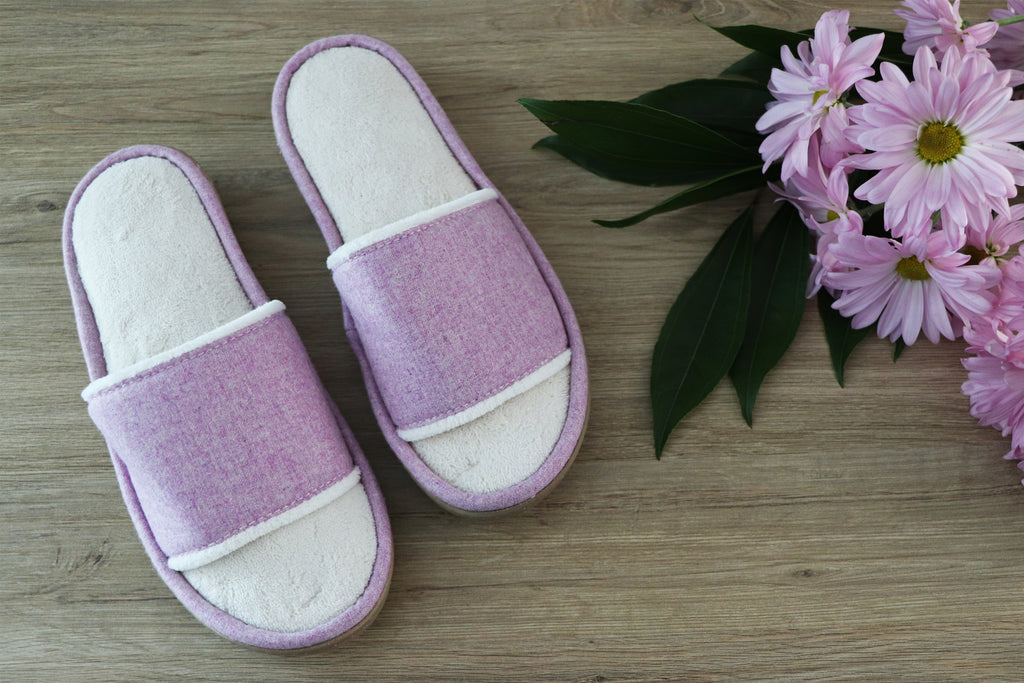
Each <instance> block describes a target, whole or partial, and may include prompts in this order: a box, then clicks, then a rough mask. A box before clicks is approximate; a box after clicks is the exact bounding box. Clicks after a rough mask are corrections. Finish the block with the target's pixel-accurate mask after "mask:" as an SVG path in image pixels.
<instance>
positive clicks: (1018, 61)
mask: <svg viewBox="0 0 1024 683" xmlns="http://www.w3.org/2000/svg"><path fill="white" fill-rule="evenodd" d="M1021 14H1024V0H1007V3H1006V9H994V10H992V11H991V12H990V13H989V15H988V16H989V18H990V19H992V20H993V21H997V20H999V19H1009V18H1010V17H1015V16H1019V15H1021ZM988 54H989V57H990V58H991V59H992V63H993V64H995V65H996V67H998V68H1000V69H1017V70H1024V23H1020V24H1009V25H1007V26H1000V27H999V31H998V32H996V35H995V37H993V38H992V40H990V41H989V43H988Z"/></svg>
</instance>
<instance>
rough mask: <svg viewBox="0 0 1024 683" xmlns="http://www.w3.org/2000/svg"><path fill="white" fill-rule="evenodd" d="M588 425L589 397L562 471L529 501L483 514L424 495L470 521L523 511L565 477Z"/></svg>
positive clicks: (578, 450)
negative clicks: (581, 427) (574, 441)
mask: <svg viewBox="0 0 1024 683" xmlns="http://www.w3.org/2000/svg"><path fill="white" fill-rule="evenodd" d="M589 424H590V400H589V397H588V399H587V413H586V416H585V417H584V418H583V429H582V430H581V431H580V438H579V439H578V440H577V441H576V446H575V447H574V448H573V450H572V455H571V456H569V460H568V461H567V462H566V463H565V465H564V466H563V467H562V469H561V470H560V471H559V472H558V475H557V476H555V478H554V479H552V480H551V483H549V484H548V485H547V486H545V487H544V488H542V489H541V490H540V491H538V492H537V495H535V496H534V497H533V498H530V499H529V500H524V501H523V502H522V503H518V504H516V505H511V506H509V507H507V508H499V509H497V510H485V511H483V512H474V511H471V510H463V509H462V508H456V507H452V506H451V505H448V504H447V503H445V502H443V501H440V500H438V499H437V498H435V497H434V496H432V495H430V493H427V492H426V491H424V493H426V494H427V497H429V498H430V499H431V500H432V501H434V502H435V503H437V504H438V505H439V506H440V507H441V508H442V509H444V510H445V511H446V512H450V513H451V514H453V515H456V516H459V517H467V518H470V519H490V518H492V517H504V516H505V515H509V514H512V513H515V512H519V511H521V510H525V509H526V508H528V507H530V506H532V505H533V504H534V503H536V502H537V501H539V500H541V499H542V498H544V497H545V496H547V495H548V494H549V493H551V490H552V489H553V488H555V487H556V486H557V485H558V483H559V482H560V481H562V478H563V477H565V475H566V473H567V472H568V471H569V468H570V467H572V464H573V463H574V462H576V455H577V454H578V453H579V452H580V448H581V447H582V446H583V438H584V437H585V436H586V435H587V426H588V425H589Z"/></svg>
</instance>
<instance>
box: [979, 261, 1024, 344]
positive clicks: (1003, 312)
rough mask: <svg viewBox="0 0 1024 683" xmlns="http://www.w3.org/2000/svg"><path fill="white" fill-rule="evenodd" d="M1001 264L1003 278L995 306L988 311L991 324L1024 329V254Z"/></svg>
mask: <svg viewBox="0 0 1024 683" xmlns="http://www.w3.org/2000/svg"><path fill="white" fill-rule="evenodd" d="M997 263H999V264H1000V271H1001V272H1002V280H1001V281H1000V283H999V287H998V289H996V290H995V291H996V295H997V300H996V304H995V306H994V307H993V308H992V310H991V311H990V312H989V313H988V316H987V318H988V320H987V322H988V323H989V324H990V325H1000V326H1003V327H1005V328H1007V329H1010V330H1024V256H1020V255H1017V256H1014V257H1013V258H1010V259H1007V260H1005V261H997Z"/></svg>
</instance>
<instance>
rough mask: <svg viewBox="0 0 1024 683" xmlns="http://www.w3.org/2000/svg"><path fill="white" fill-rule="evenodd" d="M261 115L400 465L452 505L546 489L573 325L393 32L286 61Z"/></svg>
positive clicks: (470, 507) (563, 448)
mask: <svg viewBox="0 0 1024 683" xmlns="http://www.w3.org/2000/svg"><path fill="white" fill-rule="evenodd" d="M273 114H274V127H275V130H276V132H277V140H278V144H279V145H280V147H281V150H282V152H283V154H284V157H285V159H286V161H287V163H288V166H289V168H290V169H291V172H292V175H293V176H294V177H295V179H296V181H297V182H298V185H299V188H300V190H301V191H302V193H303V195H304V197H305V198H306V201H307V202H308V203H309V206H310V208H311V209H312V211H313V214H314V215H315V217H316V220H317V222H318V223H319V225H320V229H321V230H322V232H323V234H324V237H325V238H326V240H327V244H328V246H329V248H330V249H331V251H332V253H331V255H330V258H329V259H328V266H329V267H330V269H331V271H332V272H333V275H334V281H335V283H336V284H337V286H338V289H339V291H340V292H341V295H342V307H343V311H344V318H345V326H346V329H347V331H348V336H349V339H350V341H351V343H352V346H353V348H354V349H355V352H356V355H357V356H358V357H359V361H360V363H361V365H362V369H363V376H364V378H365V380H366V385H367V388H368V390H369V394H370V399H371V402H372V404H373V408H374V412H375V413H376V415H377V420H378V422H379V423H380V426H381V428H382V429H383V431H384V434H385V436H386V437H387V439H388V442H389V443H390V444H391V446H392V448H393V449H394V450H395V452H396V453H397V454H398V457H399V458H400V459H401V461H402V462H403V464H404V465H405V467H406V468H407V469H408V470H409V472H410V473H411V474H412V476H413V477H414V478H415V479H416V481H417V482H418V483H419V484H420V486H421V487H422V488H423V489H424V490H425V491H426V492H427V494H428V495H430V496H431V497H433V498H434V499H435V500H437V501H438V502H439V503H441V504H442V505H443V506H445V507H446V508H448V509H450V510H452V511H454V512H462V513H470V514H473V513H477V514H480V513H488V512H495V511H503V510H508V509H510V508H513V507H517V506H519V505H522V504H524V503H526V502H528V501H530V500H532V499H534V498H536V497H537V496H538V495H539V494H541V493H542V492H544V491H546V490H547V489H549V488H550V487H551V486H552V485H553V484H554V483H555V482H557V480H558V479H559V478H560V477H561V475H562V474H563V473H564V472H565V470H566V468H567V467H568V466H569V464H570V463H571V462H572V459H573V458H574V457H575V454H576V451H577V449H578V447H579V444H580V441H581V439H582V437H583V431H584V426H585V421H586V416H587V367H586V360H585V357H584V352H583V343H582V340H581V337H580V331H579V327H578V325H577V323H576V319H575V316H574V314H573V311H572V308H571V307H570V306H569V302H568V300H567V299H566V296H565V292H564V291H563V290H562V287H561V285H560V284H559V282H558V279H557V277H556V276H555V273H554V271H553V270H552V269H551V266H550V264H549V263H548V261H547V260H546V259H545V258H544V255H543V254H542V253H541V250H540V248H539V247H538V246H537V243H536V242H535V241H534V239H533V237H532V236H531V235H530V233H529V231H527V229H526V228H525V227H524V226H523V224H522V221H520V220H519V217H518V216H516V214H515V212H514V211H513V210H512V208H511V207H510V206H509V204H508V202H506V201H505V199H504V198H503V197H502V196H501V195H500V194H499V193H498V192H497V190H496V189H495V188H494V185H493V184H492V183H491V182H490V181H489V180H488V179H487V177H486V176H484V174H483V172H482V171H481V170H480V168H479V167H478V166H477V164H476V162H475V161H474V160H473V158H472V156H471V155H470V154H469V151H468V150H467V149H466V147H465V145H464V144H463V143H462V141H461V140H460V139H459V137H458V135H457V134H456V133H455V130H454V129H453V128H452V125H451V123H450V122H449V121H448V119H447V117H446V116H445V114H444V112H443V111H442V110H441V107H440V106H439V105H438V103H437V101H436V100H435V99H434V97H433V95H431V93H430V91H429V90H428V89H427V87H426V85H424V83H423V81H422V80H421V79H420V77H419V76H418V75H417V74H416V72H415V71H414V70H413V68H412V67H411V66H410V65H409V64H408V62H406V61H405V59H403V58H402V56H401V55H399V54H398V53H397V52H396V51H395V50H394V48H392V47H390V46H388V45H386V44H384V43H382V42H381V41H379V40H375V39H373V38H369V37H366V36H356V35H352V36H336V37H334V38H327V39H324V40H320V41H318V42H315V43H313V44H311V45H308V46H307V47H305V48H303V49H302V50H301V51H299V53H298V54H296V55H295V56H294V57H292V59H291V60H290V61H289V62H288V63H287V64H286V65H285V67H284V69H283V70H282V72H281V74H280V76H279V77H278V80H277V86H276V88H275V90H274V102H273Z"/></svg>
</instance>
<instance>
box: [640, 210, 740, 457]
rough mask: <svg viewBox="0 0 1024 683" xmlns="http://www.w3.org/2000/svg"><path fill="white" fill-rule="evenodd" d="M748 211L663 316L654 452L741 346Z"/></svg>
mask: <svg viewBox="0 0 1024 683" xmlns="http://www.w3.org/2000/svg"><path fill="white" fill-rule="evenodd" d="M752 213H753V209H752V208H748V209H747V210H746V211H744V212H743V214H742V215H741V216H740V217H739V218H737V219H736V220H735V221H734V222H733V223H732V225H730V226H729V228H728V229H727V230H726V231H725V233H724V234H723V235H722V237H721V239H719V240H718V243H717V244H715V246H714V247H713V248H712V249H711V252H710V253H709V254H708V255H707V256H706V257H705V258H704V261H703V262H701V264H700V266H698V268H697V270H696V272H695V273H694V274H693V275H692V276H691V277H690V280H689V281H688V282H687V283H686V286H685V287H683V291H682V292H680V294H679V297H678V298H677V299H676V302H675V303H674V304H673V305H672V308H671V309H670V310H669V312H668V317H667V318H666V319H665V324H664V326H663V327H662V328H661V334H660V335H659V336H658V343H657V344H656V345H655V346H654V359H653V361H652V362H651V403H652V406H653V408H654V452H655V455H657V457H659V458H660V457H661V453H662V450H663V449H664V448H665V443H666V442H667V441H668V437H669V435H670V434H671V433H672V430H673V429H674V428H675V426H676V425H677V424H678V423H679V421H680V420H681V419H683V416H685V415H686V414H687V413H688V412H690V411H691V410H692V409H693V408H695V407H696V406H697V405H698V404H700V402H701V401H703V400H704V398H705V397H706V396H707V395H708V394H710V393H711V390H712V389H714V388H715V385H716V384H718V382H719V381H720V380H721V379H722V377H724V376H725V373H727V372H728V371H729V367H730V366H731V365H732V362H733V360H734V359H735V358H736V353H737V352H738V351H739V349H740V345H741V344H742V343H743V331H744V329H745V327H746V322H747V309H748V306H749V304H750V259H751V251H752V245H753V241H754V238H753V219H752Z"/></svg>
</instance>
